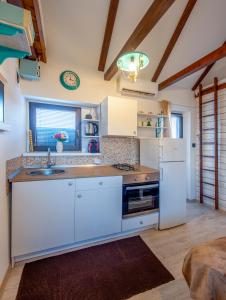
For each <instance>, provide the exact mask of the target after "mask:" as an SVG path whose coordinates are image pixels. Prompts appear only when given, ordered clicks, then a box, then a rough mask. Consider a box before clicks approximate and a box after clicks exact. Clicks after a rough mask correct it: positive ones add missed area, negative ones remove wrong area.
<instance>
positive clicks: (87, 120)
mask: <svg viewBox="0 0 226 300" xmlns="http://www.w3.org/2000/svg"><path fill="white" fill-rule="evenodd" d="M82 121H84V122H100V120H94V119H82Z"/></svg>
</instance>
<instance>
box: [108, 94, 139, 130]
mask: <svg viewBox="0 0 226 300" xmlns="http://www.w3.org/2000/svg"><path fill="white" fill-rule="evenodd" d="M109 99H110V102H109V106H108V120H109V122H108V130H109V134H110V135H121V136H136V135H137V101H136V100H133V99H125V98H114V97H109Z"/></svg>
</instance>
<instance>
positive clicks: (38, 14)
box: [24, 0, 47, 63]
mask: <svg viewBox="0 0 226 300" xmlns="http://www.w3.org/2000/svg"><path fill="white" fill-rule="evenodd" d="M24 1H25V0H24ZM25 2H26V1H25ZM32 2H33V7H34V12H35V18H36V24H37V28H38V44H39V46H40V48H41V49H40V50H39V53H38V55H40V59H41V60H42V61H43V62H44V63H46V62H47V57H46V47H45V40H44V33H43V27H42V21H41V12H40V8H39V4H38V0H32Z"/></svg>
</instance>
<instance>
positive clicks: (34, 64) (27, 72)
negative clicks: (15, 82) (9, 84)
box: [19, 59, 40, 80]
mask: <svg viewBox="0 0 226 300" xmlns="http://www.w3.org/2000/svg"><path fill="white" fill-rule="evenodd" d="M19 75H20V77H22V78H23V79H27V80H38V79H40V66H39V62H38V61H37V60H29V59H20V68H19Z"/></svg>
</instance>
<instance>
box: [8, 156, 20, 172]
mask: <svg viewBox="0 0 226 300" xmlns="http://www.w3.org/2000/svg"><path fill="white" fill-rule="evenodd" d="M22 167H23V158H22V156H19V157H15V158H13V159H9V160H7V162H6V174H7V175H9V174H12V173H13V172H14V171H15V170H17V169H19V168H22Z"/></svg>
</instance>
